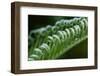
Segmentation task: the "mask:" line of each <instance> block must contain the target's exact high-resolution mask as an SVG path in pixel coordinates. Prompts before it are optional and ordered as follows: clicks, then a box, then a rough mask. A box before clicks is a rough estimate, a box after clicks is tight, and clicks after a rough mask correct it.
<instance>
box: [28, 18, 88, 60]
mask: <svg viewBox="0 0 100 76" xmlns="http://www.w3.org/2000/svg"><path fill="white" fill-rule="evenodd" d="M87 23H88V20H87V18H85V17H81V18H73V19H71V20H64V19H62V20H60V21H57V22H56V23H55V25H54V26H51V25H47V26H46V27H42V28H39V29H36V30H32V31H31V32H30V34H29V51H28V52H29V55H28V56H29V60H48V59H56V58H58V57H59V56H61V55H62V54H64V53H65V52H67V51H68V50H69V49H71V48H72V47H73V46H75V45H76V44H78V43H80V42H81V41H83V40H84V39H86V38H87V31H88V24H87Z"/></svg>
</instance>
